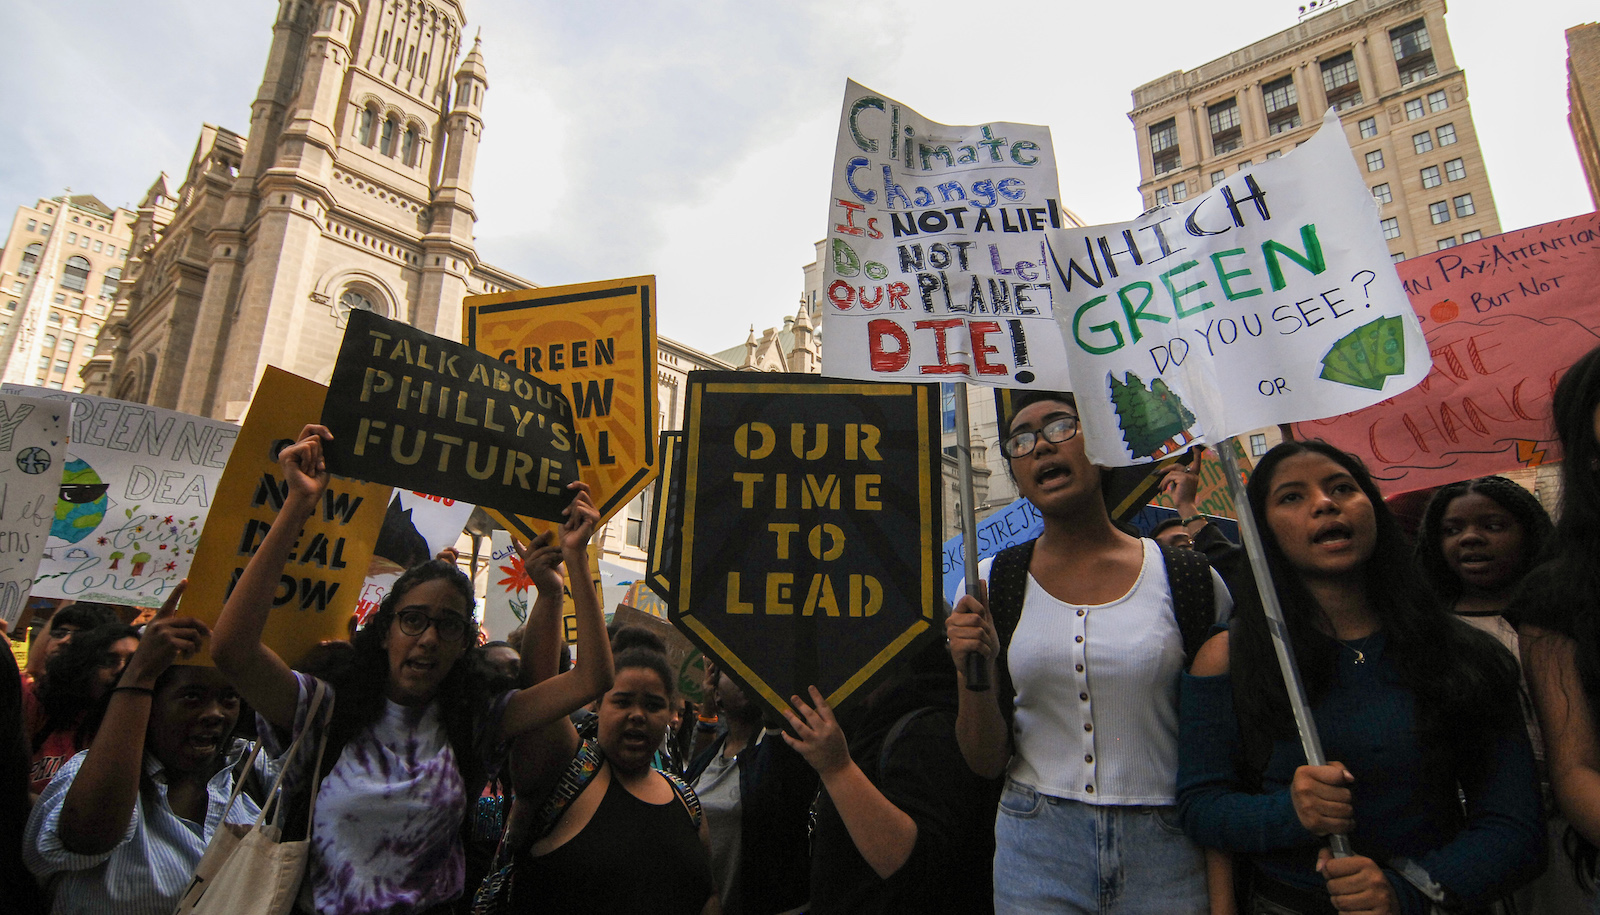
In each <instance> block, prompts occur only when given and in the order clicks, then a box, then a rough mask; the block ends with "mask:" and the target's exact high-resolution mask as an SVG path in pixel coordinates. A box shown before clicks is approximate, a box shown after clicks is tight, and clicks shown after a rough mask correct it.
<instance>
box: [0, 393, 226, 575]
mask: <svg viewBox="0 0 1600 915" xmlns="http://www.w3.org/2000/svg"><path fill="white" fill-rule="evenodd" d="M0 393H4V394H11V395H22V396H26V397H33V398H39V399H43V400H45V401H48V402H50V403H54V404H63V405H67V404H70V406H71V410H72V426H71V429H70V430H69V432H68V446H67V455H66V463H65V468H64V470H63V472H62V474H61V483H60V500H59V501H58V502H57V503H56V505H55V517H54V519H53V523H52V526H51V529H50V538H49V540H48V541H47V543H46V544H45V555H44V560H43V561H42V562H41V563H40V564H39V573H38V577H37V579H36V581H35V582H34V588H33V593H34V595H35V596H38V597H65V598H71V599H73V600H83V601H102V602H105V603H112V604H132V605H134V606H159V605H160V604H161V602H162V601H163V600H164V599H165V595H166V592H167V590H168V589H169V588H171V587H172V586H173V585H176V584H177V583H178V582H179V581H180V580H181V579H183V577H184V576H185V575H187V574H188V572H189V563H190V562H191V561H192V560H193V559H194V548H195V544H196V543H198V542H199V541H200V529H201V528H202V527H204V526H205V522H206V513H207V512H208V511H209V510H210V508H211V495H212V493H214V492H215V491H216V488H217V482H218V481H219V480H220V479H222V471H223V468H224V467H226V466H227V464H228V455H230V454H232V453H233V442H234V439H235V438H237V437H238V435H239V427H238V426H236V425H234V424H233V423H228V422H222V421H221V420H214V419H206V418H204V417H200V416H191V415H189V414H187V413H177V412H174V411H172V410H163V409H160V408H159V407H149V406H145V405H144V404H135V403H129V402H127V401H123V400H112V399H110V398H107V397H90V396H88V395H86V394H68V393H63V392H61V391H56V390H53V389H50V388H40V387H33V386H31V385H15V384H7V385H4V386H0Z"/></svg>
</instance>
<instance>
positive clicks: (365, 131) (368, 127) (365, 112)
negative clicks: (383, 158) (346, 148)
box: [357, 108, 378, 146]
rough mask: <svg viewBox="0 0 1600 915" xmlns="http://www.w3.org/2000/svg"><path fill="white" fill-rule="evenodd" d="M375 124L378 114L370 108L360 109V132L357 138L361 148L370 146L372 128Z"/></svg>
mask: <svg viewBox="0 0 1600 915" xmlns="http://www.w3.org/2000/svg"><path fill="white" fill-rule="evenodd" d="M377 122H378V113H377V112H376V111H373V110H372V109H371V108H363V109H361V132H360V133H359V134H357V138H358V139H360V140H361V145H362V146H371V145H372V132H373V127H374V125H376V124H377Z"/></svg>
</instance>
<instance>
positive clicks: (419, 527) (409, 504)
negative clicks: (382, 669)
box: [356, 489, 473, 625]
mask: <svg viewBox="0 0 1600 915" xmlns="http://www.w3.org/2000/svg"><path fill="white" fill-rule="evenodd" d="M472 509H473V505H472V503H470V502H462V501H460V500H458V499H446V498H444V497H443V496H431V495H429V494H427V493H425V492H412V491H411V490H408V489H396V490H395V491H394V497H393V498H391V499H390V500H389V509H388V513H387V514H386V515H385V516H384V519H383V529H382V530H380V531H379V532H378V543H377V546H376V548H375V549H374V550H373V552H372V564H371V565H370V566H369V567H368V569H367V580H366V581H365V582H363V584H362V587H361V600H360V601H359V602H357V603H356V622H357V623H358V624H360V625H366V622H367V617H369V616H371V615H372V614H374V613H376V612H377V611H378V605H379V604H381V603H383V599H384V598H385V597H387V596H388V595H389V588H390V586H391V585H393V584H394V583H395V582H396V581H397V580H399V578H400V574H401V573H402V572H404V571H405V570H406V568H407V567H408V566H409V565H415V564H417V563H420V562H423V561H425V560H428V559H432V558H433V557H435V556H437V555H439V551H440V550H442V549H444V548H445V547H447V546H455V545H456V541H458V540H460V539H461V529H462V528H463V527H465V526H466V523H467V518H469V517H471V515H472Z"/></svg>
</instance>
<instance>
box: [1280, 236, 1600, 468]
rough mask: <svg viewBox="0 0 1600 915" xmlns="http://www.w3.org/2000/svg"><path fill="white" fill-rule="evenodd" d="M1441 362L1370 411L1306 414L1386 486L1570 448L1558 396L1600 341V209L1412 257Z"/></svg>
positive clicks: (1416, 287) (1306, 429)
mask: <svg viewBox="0 0 1600 915" xmlns="http://www.w3.org/2000/svg"><path fill="white" fill-rule="evenodd" d="M1398 269H1399V273H1400V279H1401V281H1402V282H1403V283H1404V285H1405V289H1406V292H1407V293H1408V294H1409V295H1410V297H1411V306H1412V308H1414V309H1415V310H1416V314H1417V317H1418V318H1419V319H1420V320H1421V322H1422V328H1423V332H1424V333H1425V334H1426V336H1427V343H1428V350H1429V352H1430V354H1431V355H1432V357H1433V358H1432V371H1431V372H1429V374H1428V377H1427V378H1426V379H1424V380H1423V382H1422V383H1421V384H1420V385H1418V386H1417V387H1415V388H1413V389H1411V390H1410V391H1407V392H1405V393H1404V394H1400V395H1399V396H1396V397H1392V398H1389V399H1387V400H1384V401H1383V402H1382V403H1379V404H1377V405H1375V406H1372V407H1368V408H1367V409H1365V410H1357V411H1355V412H1353V413H1349V414H1346V415H1343V416H1335V417H1333V418H1331V419H1326V420H1319V421H1315V422H1304V423H1300V424H1299V425H1298V426H1297V427H1296V430H1295V434H1296V435H1298V436H1301V437H1306V438H1322V439H1326V440H1327V441H1329V442H1331V443H1333V444H1335V445H1338V446H1339V447H1340V448H1343V449H1345V450H1347V451H1350V452H1353V453H1355V454H1358V455H1360V456H1361V458H1362V460H1364V461H1366V463H1367V467H1368V468H1370V469H1371V470H1372V475H1373V477H1374V478H1376V479H1377V480H1378V481H1379V483H1380V485H1382V486H1383V490H1384V492H1385V493H1386V494H1390V495H1395V494H1398V493H1402V492H1409V491H1413V490H1418V489H1427V488H1430V487H1434V486H1440V485H1443V484H1445V483H1451V482H1454V481H1456V480H1465V479H1470V478H1472V477H1480V476H1486V475H1488V474H1493V473H1502V472H1504V471H1507V470H1515V469H1519V468H1525V467H1535V466H1538V465H1539V464H1541V463H1544V462H1547V461H1554V460H1557V459H1559V458H1560V457H1561V443H1560V442H1559V441H1557V440H1556V438H1555V430H1554V429H1553V427H1552V426H1551V417H1550V397H1551V395H1552V394H1553V393H1554V391H1555V386H1556V383H1557V382H1558V381H1560V380H1561V376H1562V375H1563V374H1564V373H1565V372H1566V370H1567V367H1568V366H1570V365H1572V363H1573V362H1576V361H1577V360H1578V359H1579V358H1580V357H1581V356H1583V354H1584V353H1586V352H1588V351H1589V350H1591V349H1593V348H1594V347H1595V346H1596V345H1600V298H1596V296H1595V292H1594V290H1595V289H1596V288H1597V286H1600V214H1596V213H1588V214H1586V215H1583V216H1578V217H1575V218H1573V219H1562V220H1558V221H1556V222H1550V223H1545V224H1544V225H1539V226H1534V227H1532V228H1529V229H1522V230H1519V231H1516V232H1507V233H1505V234H1504V235H1496V236H1494V237H1493V238H1486V239H1483V240H1481V241H1474V242H1467V243H1465V244H1461V245H1457V246H1456V247H1454V248H1447V249H1445V250H1443V251H1437V252H1433V253H1430V254H1425V255H1422V256H1421V257H1414V258H1411V259H1410V260H1407V261H1403V262H1401V263H1400V265H1399V267H1398Z"/></svg>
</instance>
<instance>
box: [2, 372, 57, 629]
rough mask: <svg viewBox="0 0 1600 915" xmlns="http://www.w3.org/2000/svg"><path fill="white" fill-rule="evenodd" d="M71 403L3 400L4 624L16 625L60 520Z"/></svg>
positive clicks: (19, 398) (5, 398)
mask: <svg viewBox="0 0 1600 915" xmlns="http://www.w3.org/2000/svg"><path fill="white" fill-rule="evenodd" d="M68 417H69V411H68V410H67V408H66V405H64V404H59V403H49V402H46V401H42V400H34V399H31V398H25V397H15V396H11V395H5V396H0V620H4V621H5V622H6V624H7V625H8V626H10V625H13V624H15V623H16V622H17V618H18V617H20V616H21V615H22V608H23V607H25V606H27V603H28V595H29V594H30V593H31V592H32V591H33V580H34V575H35V573H36V572H37V570H38V568H39V560H40V559H41V558H42V557H43V556H44V549H45V539H46V538H47V537H49V536H50V526H51V525H52V524H53V523H54V522H55V505H56V498H57V497H58V495H59V493H60V490H61V469H62V465H63V464H65V463H66V456H67V427H68V423H69V419H68Z"/></svg>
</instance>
